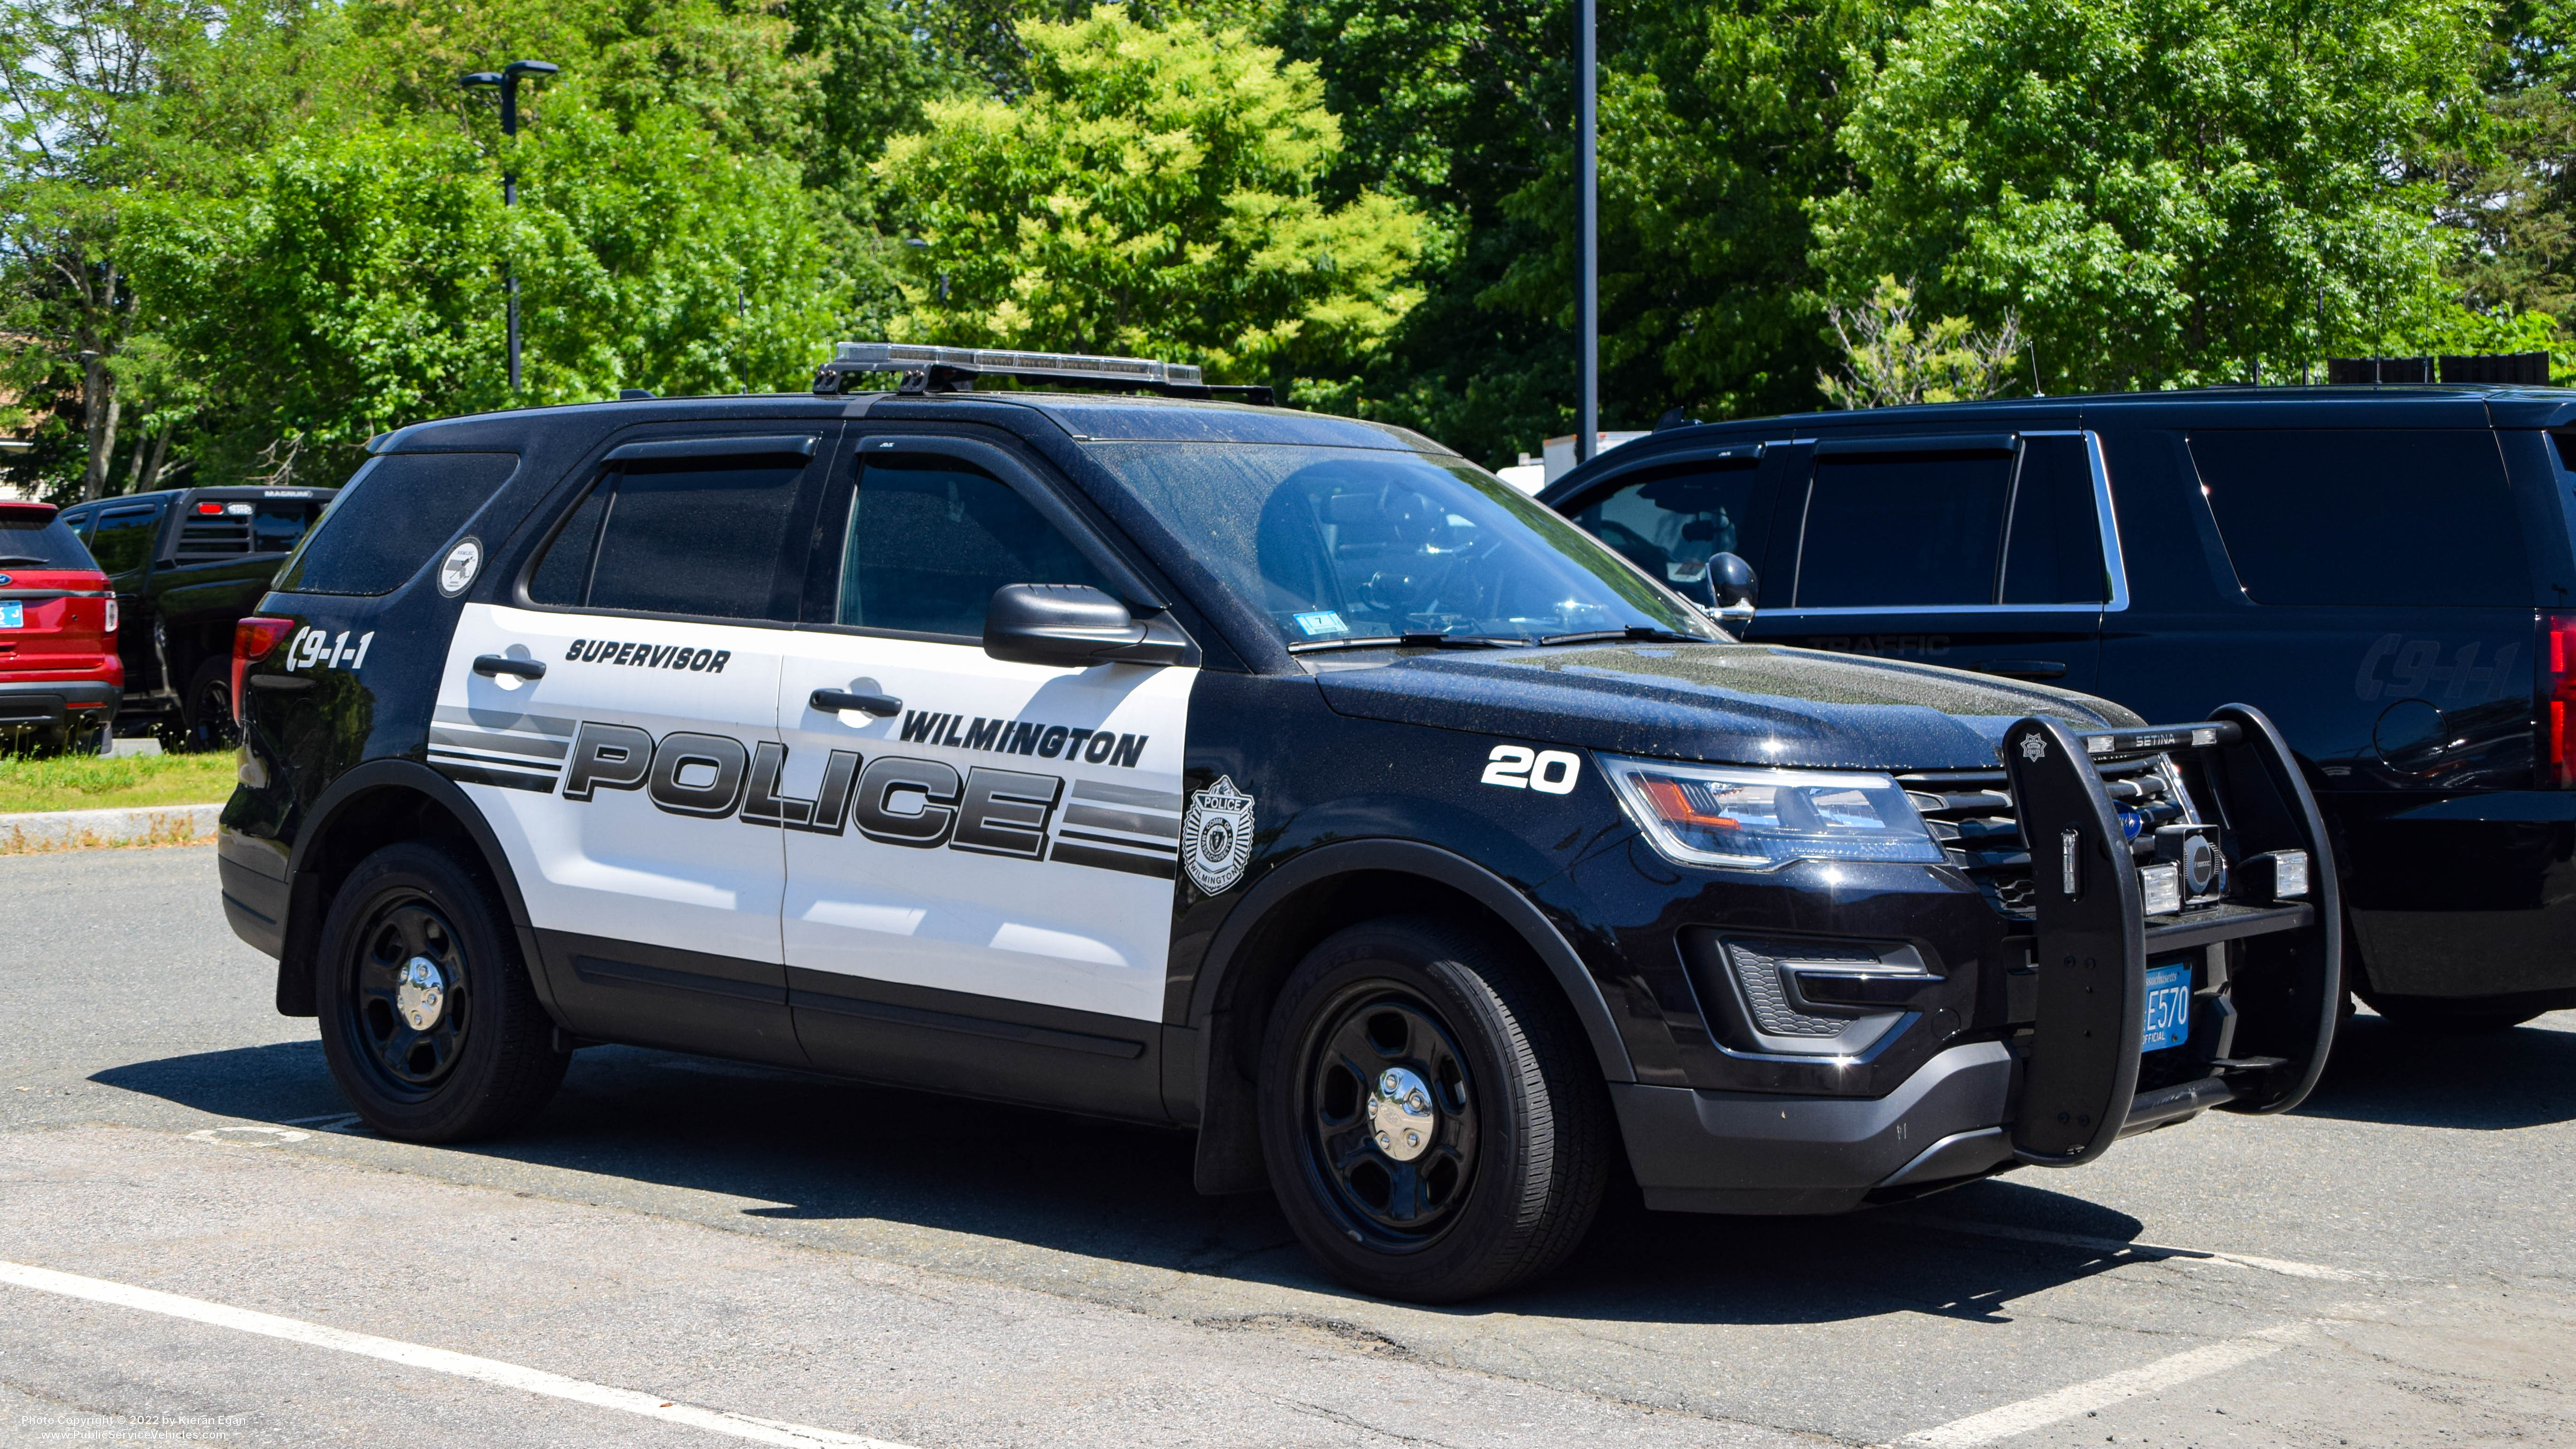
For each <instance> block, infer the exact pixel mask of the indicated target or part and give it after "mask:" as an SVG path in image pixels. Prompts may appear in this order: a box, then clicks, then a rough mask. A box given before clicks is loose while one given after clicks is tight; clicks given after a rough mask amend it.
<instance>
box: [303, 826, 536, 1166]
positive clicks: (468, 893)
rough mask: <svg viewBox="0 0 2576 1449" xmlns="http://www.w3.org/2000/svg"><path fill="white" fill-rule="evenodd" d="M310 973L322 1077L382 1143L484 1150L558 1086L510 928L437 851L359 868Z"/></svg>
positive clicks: (400, 854) (423, 848)
mask: <svg viewBox="0 0 2576 1449" xmlns="http://www.w3.org/2000/svg"><path fill="white" fill-rule="evenodd" d="M319 970H320V973H321V975H320V979H319V980H318V981H317V982H316V983H315V985H316V988H317V991H316V1005H317V1006H318V1007H319V1008H320V1010H319V1012H318V1014H319V1016H320V1017H321V1025H322V1051H323V1055H324V1057H325V1058H326V1059H328V1061H329V1062H330V1065H331V1076H332V1078H333V1079H334V1080H335V1081H337V1082H338V1083H339V1084H340V1090H341V1091H343V1092H345V1093H347V1094H348V1097H349V1102H350V1105H352V1106H354V1107H356V1108H357V1109H358V1115H359V1116H360V1117H363V1118H365V1119H366V1122H367V1125H369V1126H371V1127H373V1128H375V1129H376V1130H377V1131H379V1132H382V1133H384V1134H385V1135H386V1136H388V1137H397V1138H401V1139H402V1140H404V1141H407V1142H460V1141H464V1140H467V1139H469V1138H475V1137H489V1136H493V1135H495V1134H498V1133H501V1132H505V1131H507V1130H509V1129H510V1128H512V1127H515V1126H517V1125H518V1124H519V1123H520V1122H521V1121H523V1120H525V1119H526V1118H528V1117H529V1116H531V1115H533V1114H534V1113H535V1112H536V1111H537V1109H539V1108H541V1107H543V1106H544V1105H545V1104H546V1101H547V1099H549V1098H551V1097H552V1096H553V1095H554V1092H555V1088H556V1087H557V1086H559V1085H561V1083H562V1082H563V1074H564V1066H565V1063H566V1060H567V1059H566V1058H565V1057H564V1056H563V1054H561V1053H560V1052H557V1051H556V1050H555V1049H554V1040H553V1037H554V1033H553V1027H554V1023H553V1021H552V1020H551V1019H550V1018H549V1017H548V1016H547V1015H546V1011H545V1007H544V1006H543V1005H542V1004H540V1003H539V1002H538V1000H537V993H536V988H535V987H534V985H533V984H531V983H530V981H529V979H528V968H527V966H526V964H525V963H524V962H522V961H521V960H520V959H519V949H518V943H517V940H516V938H515V937H514V935H513V933H512V932H511V930H510V927H509V917H508V915H507V914H506V913H505V912H504V911H503V910H502V909H501V906H500V903H499V901H498V900H496V899H495V898H494V895H493V892H492V889H491V887H490V886H488V885H486V884H485V883H484V882H483V881H482V880H481V879H480V878H479V877H477V876H476V875H475V874H474V873H473V872H471V871H469V870H467V869H466V868H465V866H464V865H463V864H462V863H461V862H459V861H458V860H457V859H456V858H455V857H454V856H452V855H449V854H448V853H447V852H446V851H443V850H440V849H438V848H437V847H435V846H431V845H426V844H422V843H420V842H416V841H406V842H403V843H401V844H397V845H388V846H386V847H385V848H384V849H382V850H379V851H377V852H376V853H375V854H373V855H370V856H368V857H367V858H366V859H365V860H363V861H361V862H359V864H358V868H357V869H356V870H354V871H352V872H350V874H349V879H348V880H347V882H346V883H344V884H343V885H342V886H341V887H340V890H339V893H338V894H337V895H336V896H334V897H333V899H332V902H331V911H330V914H329V915H328V916H327V917H325V918H324V920H323V924H322V951H321V960H320V963H319Z"/></svg>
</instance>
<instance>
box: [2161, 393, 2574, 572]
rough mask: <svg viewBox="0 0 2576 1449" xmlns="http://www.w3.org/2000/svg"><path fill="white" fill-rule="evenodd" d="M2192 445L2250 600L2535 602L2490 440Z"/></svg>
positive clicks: (2427, 436)
mask: <svg viewBox="0 0 2576 1449" xmlns="http://www.w3.org/2000/svg"><path fill="white" fill-rule="evenodd" d="M2190 442H2191V457H2192V462H2193V464H2194V465H2195V466H2197V467H2198V468H2199V470H2200V482H2201V489H2202V491H2203V492H2204V493H2205V494H2207V495H2208V498H2209V508H2210V512H2211V513H2212V514H2213V515H2215V516H2216V518H2217V520H2218V533H2219V537H2220V539H2221V541H2223V542H2224V543H2225V544H2226V545H2227V558H2228V561H2229V562H2230V563H2231V564H2233V565H2235V568H2236V578H2237V581H2238V582H2239V583H2241V584H2243V585H2244V586H2245V595H2246V597H2247V598H2250V599H2252V600H2253V601H2254V602H2256V603H2258V604H2396V605H2444V604H2451V605H2468V604H2494V605H2528V604H2530V603H2531V596H2532V585H2531V570H2530V566H2529V565H2528V564H2527V563H2526V562H2525V560H2524V557H2523V551H2522V531H2521V529H2520V527H2519V526H2518V525H2517V524H2516V522H2515V518H2514V506H2513V492H2512V489H2511V487H2510V485H2509V484H2507V482H2506V481H2505V474H2504V461H2503V458H2502V457H2501V456H2500V455H2499V454H2498V453H2497V451H2496V442H2495V437H2494V435H2493V434H2491V433H2488V432H2486V431H2484V430H2480V429H2465V428H2410V429H2395V428H2388V429H2362V428H2355V429H2336V430H2332V431H2328V430H2325V429H2275V430H2267V431H2263V432H2250V431H2249V432H2223V433H2194V434H2192V435H2191V438H2190Z"/></svg>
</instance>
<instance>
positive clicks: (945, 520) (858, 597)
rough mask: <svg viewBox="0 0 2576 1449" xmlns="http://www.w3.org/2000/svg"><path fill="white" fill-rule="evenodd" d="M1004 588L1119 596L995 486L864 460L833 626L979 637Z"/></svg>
mask: <svg viewBox="0 0 2576 1449" xmlns="http://www.w3.org/2000/svg"><path fill="white" fill-rule="evenodd" d="M1005 584H1089V585H1091V586H1092V587H1093V588H1096V589H1102V590H1106V591H1108V592H1111V593H1115V592H1117V589H1116V588H1115V586H1113V585H1112V584H1111V583H1110V582H1109V580H1108V579H1106V578H1104V577H1102V575H1101V573H1100V571H1099V570H1098V569H1096V568H1093V567H1092V566H1091V562H1090V560H1088V559H1086V558H1084V557H1083V556H1082V555H1081V553H1080V552H1078V551H1077V550H1076V549H1075V548H1074V546H1073V545H1072V544H1071V543H1069V542H1067V541H1066V539H1065V537H1064V535H1063V534H1061V533H1058V532H1057V531H1056V529H1055V526H1054V525H1053V524H1050V523H1048V522H1047V521H1046V519H1044V518H1043V517H1041V516H1039V514H1038V511H1037V510H1036V509H1035V508H1032V507H1030V506H1029V504H1028V501H1027V500H1026V499H1023V498H1022V497H1020V495H1019V494H1017V493H1014V492H1012V491H1011V489H1010V488H1009V487H1008V486H1007V485H1006V484H1004V483H1003V482H1002V481H1001V480H999V479H997V478H995V477H993V476H992V475H990V474H988V473H985V472H983V471H981V470H980V469H977V468H975V467H973V466H971V465H969V464H966V463H962V462H958V461H956V460H955V459H951V458H941V457H909V458H907V457H886V458H870V459H868V460H867V466H866V467H865V468H864V469H862V470H861V471H860V474H859V493H858V498H857V499H856V500H855V502H854V504H853V506H852V507H851V509H850V532H849V536H848V538H847V540H846V541H845V542H844V544H843V546H842V550H841V589H840V599H839V604H838V606H837V608H836V609H835V611H834V621H835V622H837V623H842V624H849V625H855V626H858V627H862V628H869V629H892V630H899V631H903V632H907V633H916V634H949V635H959V636H963V637H966V638H980V637H981V636H982V635H983V633H984V614H985V611H986V610H987V609H988V608H989V607H990V606H991V604H992V601H993V591H994V590H996V589H999V588H1001V587H1002V586H1003V585H1005Z"/></svg>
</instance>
